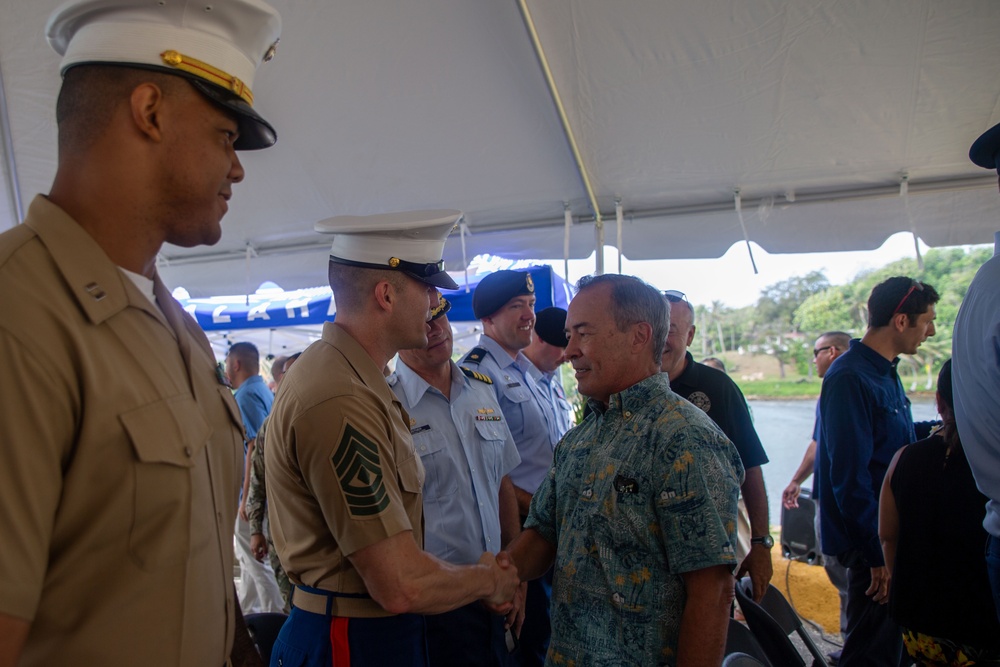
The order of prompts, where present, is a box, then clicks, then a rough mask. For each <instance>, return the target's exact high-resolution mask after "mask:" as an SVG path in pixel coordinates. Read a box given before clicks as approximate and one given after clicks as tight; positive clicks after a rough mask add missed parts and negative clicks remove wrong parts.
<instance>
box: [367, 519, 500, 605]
mask: <svg viewBox="0 0 1000 667" xmlns="http://www.w3.org/2000/svg"><path fill="white" fill-rule="evenodd" d="M350 559H351V562H352V563H353V564H354V566H355V567H356V568H357V569H358V572H359V573H360V574H361V577H362V579H364V581H365V585H366V587H367V588H368V592H369V593H370V594H371V596H372V598H373V599H374V600H375V601H376V602H378V603H379V604H380V605H381V606H382V608H384V609H385V610H386V611H388V612H391V613H393V614H403V613H419V614H438V613H441V612H444V611H449V610H451V609H456V608H458V607H461V606H463V605H466V604H469V603H471V602H474V601H476V600H479V599H495V598H503V600H502V601H504V602H506V601H508V600H510V599H511V598H513V596H514V589H515V588H516V586H517V576H516V571H514V570H513V569H510V570H502V569H501V568H500V567H499V566H497V565H496V563H495V561H494V557H493V555H492V554H488V553H487V554H483V556H482V557H481V558H480V561H479V563H478V564H476V565H452V564H450V563H446V562H444V561H443V560H441V559H439V558H435V557H434V556H432V555H430V554H428V553H427V552H425V551H421V550H420V549H419V548H418V547H417V545H416V542H414V540H413V534H412V532H410V531H405V532H403V533H398V534H396V535H393V536H392V537H389V538H387V539H385V540H382V541H381V542H377V543H376V544H373V545H370V546H368V547H365V548H364V549H361V550H359V551H357V552H355V553H354V554H351V556H350Z"/></svg>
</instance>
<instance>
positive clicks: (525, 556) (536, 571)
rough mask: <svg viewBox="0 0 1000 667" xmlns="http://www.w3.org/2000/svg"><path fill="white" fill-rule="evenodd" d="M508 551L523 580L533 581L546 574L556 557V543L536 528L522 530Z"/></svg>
mask: <svg viewBox="0 0 1000 667" xmlns="http://www.w3.org/2000/svg"><path fill="white" fill-rule="evenodd" d="M507 551H508V553H509V554H510V557H511V560H513V561H514V564H515V565H516V566H517V574H518V576H519V577H521V581H531V580H532V579H537V578H538V577H540V576H542V575H543V574H545V573H546V572H547V571H548V569H549V568H550V567H552V562H553V561H554V560H555V557H556V545H554V544H552V543H551V542H549V541H548V540H546V539H545V538H544V537H542V534H541V533H539V532H538V531H537V530H535V529H534V528H528V529H526V530H523V531H521V534H520V535H518V536H517V539H516V540H514V541H513V542H512V543H511V544H510V547H509V548H508V550H507Z"/></svg>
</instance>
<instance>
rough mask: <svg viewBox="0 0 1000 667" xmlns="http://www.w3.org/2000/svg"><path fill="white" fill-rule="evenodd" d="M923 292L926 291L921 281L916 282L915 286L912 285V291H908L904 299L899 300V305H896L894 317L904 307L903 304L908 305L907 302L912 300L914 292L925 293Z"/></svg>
mask: <svg viewBox="0 0 1000 667" xmlns="http://www.w3.org/2000/svg"><path fill="white" fill-rule="evenodd" d="M923 291H924V286H923V285H921V284H920V282H919V281H917V280H914V281H913V284H912V285H910V289H908V290H906V294H904V295H903V298H902V299H900V300H899V303H898V304H896V309H895V310H893V311H892V314H893V316H895V315H896V313H898V312H899V309H900V308H902V307H903V304H904V303H906V300H907V299H909V298H910V295H911V294H913V293H914V292H923Z"/></svg>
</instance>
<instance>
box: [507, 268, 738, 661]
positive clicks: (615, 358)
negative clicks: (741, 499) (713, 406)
mask: <svg viewBox="0 0 1000 667" xmlns="http://www.w3.org/2000/svg"><path fill="white" fill-rule="evenodd" d="M578 289H579V292H578V294H577V295H576V297H575V298H574V299H573V301H572V302H571V303H570V306H569V312H568V315H567V317H566V328H567V331H568V332H569V344H568V346H567V347H566V357H567V359H568V360H569V362H570V363H571V364H572V365H573V368H574V370H575V371H576V379H577V381H578V382H579V385H580V393H581V394H584V395H586V396H589V397H590V406H591V407H592V408H593V410H592V412H591V413H590V414H589V415H588V416H587V418H586V419H585V420H584V421H583V423H582V424H580V425H579V426H577V427H576V428H575V429H573V430H571V431H570V432H569V433H568V434H567V435H566V436H565V437H564V438H563V440H562V441H561V443H560V445H559V447H558V448H557V449H556V452H555V461H554V463H553V466H552V468H551V469H550V470H549V473H548V475H547V476H546V478H545V480H543V482H542V484H541V486H540V487H539V489H538V492H537V493H535V496H534V498H533V499H532V502H531V511H530V514H529V515H528V519H527V521H526V522H525V525H524V531H523V532H522V533H521V535H520V536H519V537H518V538H517V539H516V540H514V542H513V543H512V544H511V546H510V549H509V551H510V556H511V559H512V560H513V561H514V563H515V564H516V565H517V567H518V572H519V573H520V576H521V577H522V578H524V579H530V578H533V577H537V576H539V575H540V574H541V573H542V572H544V571H545V570H546V569H547V568H548V567H549V566H550V565H551V564H552V563H553V561H554V562H555V578H554V583H553V589H552V640H551V643H550V645H549V653H548V657H547V659H546V664H548V665H553V664H570V663H572V662H574V661H575V662H576V663H577V664H635V665H718V664H719V663H720V662H721V661H722V656H723V652H724V647H725V641H726V632H727V624H728V619H729V609H730V605H731V604H732V600H733V569H734V567H735V566H736V555H735V552H734V548H733V544H734V541H735V539H736V534H735V533H736V531H735V526H736V497H737V494H738V493H739V486H740V483H741V482H742V480H743V465H742V464H741V462H740V457H739V454H738V453H737V451H736V449H735V448H734V447H733V445H732V443H731V442H729V440H728V438H726V436H725V435H724V434H723V433H722V431H720V430H719V428H718V426H716V425H715V424H714V423H713V422H712V420H711V419H709V418H708V417H707V416H706V415H705V413H703V412H702V411H701V410H699V409H698V408H696V407H694V406H693V405H691V404H690V403H688V402H687V401H685V400H684V399H682V398H681V397H680V396H678V395H677V394H675V393H674V392H673V391H671V390H670V386H669V381H668V379H667V377H666V376H665V375H663V374H661V373H660V357H661V354H662V351H663V344H664V340H665V339H666V335H667V329H668V326H669V311H668V310H667V304H666V302H665V301H664V299H663V296H662V295H661V294H660V293H659V292H658V291H657V290H655V289H654V288H652V287H650V286H649V285H647V284H646V283H644V282H642V281H641V280H639V279H638V278H634V277H632V276H621V275H603V276H593V277H588V278H584V279H583V280H581V281H580V284H579V285H578Z"/></svg>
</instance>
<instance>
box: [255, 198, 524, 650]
mask: <svg viewBox="0 0 1000 667" xmlns="http://www.w3.org/2000/svg"><path fill="white" fill-rule="evenodd" d="M460 215H461V214H460V212H458V211H429V212H423V213H397V214H390V215H386V216H376V217H373V218H334V219H331V220H328V221H324V222H321V223H319V224H318V225H317V229H318V230H319V231H325V232H333V233H334V234H336V236H335V237H334V241H333V248H332V250H331V253H330V270H329V275H330V286H331V287H332V289H333V295H334V299H335V300H336V304H337V319H336V322H334V323H328V324H326V325H325V327H324V329H323V338H322V340H320V341H317V342H316V343H313V344H312V345H311V346H309V347H308V348H307V349H306V350H305V352H303V353H302V356H301V357H300V358H299V360H298V361H297V362H296V363H295V365H294V366H293V367H292V368H291V370H289V371H288V373H287V374H286V375H285V377H284V380H283V381H282V387H281V391H280V392H279V393H278V397H277V399H276V401H275V403H274V408H273V411H272V413H271V418H270V422H269V424H268V433H267V447H266V449H265V450H264V458H265V468H266V470H267V476H266V485H267V499H268V506H269V507H268V514H269V518H270V520H271V534H272V537H273V538H274V544H275V548H276V549H277V551H278V556H279V557H280V558H281V563H282V565H283V566H284V568H285V571H286V572H287V573H288V577H289V579H290V580H291V581H292V582H293V583H294V584H295V589H294V591H293V593H292V611H291V614H290V616H289V618H288V621H287V622H286V623H285V625H284V627H283V628H282V630H281V634H280V635H279V637H278V640H277V642H276V644H275V647H274V652H273V653H272V664H282V662H283V663H284V664H295V665H317V666H318V665H330V664H331V662H332V663H333V664H336V665H348V664H349V665H351V666H352V667H366V666H382V665H394V666H404V667H405V666H406V665H425V664H426V654H427V651H426V643H425V630H424V619H423V617H422V616H420V615H419V614H433V613H440V612H444V611H448V610H450V609H455V608H457V607H460V606H463V605H466V604H469V603H471V602H474V601H476V600H478V599H483V600H486V601H487V602H489V603H493V604H494V605H495V609H496V610H497V611H499V612H504V613H506V612H507V611H510V607H511V605H510V604H509V601H510V600H511V599H512V598H513V596H514V592H515V589H516V588H517V585H518V583H517V576H516V572H515V570H514V569H513V568H511V567H510V566H509V562H507V561H506V560H505V559H502V562H501V563H499V564H498V562H497V560H496V558H495V557H494V555H493V554H492V553H490V552H485V553H483V554H482V556H481V557H480V559H479V563H478V564H474V565H450V564H448V563H446V562H444V561H442V560H439V559H437V558H435V557H434V556H431V555H430V554H428V553H426V552H424V551H422V546H423V526H422V495H421V487H422V485H423V481H424V468H423V466H422V465H421V463H420V458H419V457H418V456H417V454H416V452H415V451H414V448H413V441H412V439H411V438H410V427H409V417H408V415H407V414H406V412H405V410H404V409H403V407H402V406H401V405H400V402H399V400H398V399H397V398H396V396H395V395H394V394H393V393H392V391H391V390H390V389H389V385H388V384H387V383H386V380H385V376H384V375H383V371H384V369H385V368H386V364H387V363H388V362H389V360H390V359H391V358H392V357H393V356H394V355H395V354H396V353H397V352H398V351H399V350H402V349H407V348H414V347H423V346H425V345H426V344H427V325H426V322H427V320H429V319H430V310H431V307H432V305H436V298H437V291H436V288H437V287H446V288H451V289H454V288H455V287H456V285H455V282H454V281H453V280H452V279H451V278H450V277H449V276H448V274H447V273H445V272H444V262H443V261H441V255H442V251H443V248H444V241H445V239H446V238H447V235H448V233H449V232H450V231H451V229H452V228H453V227H454V223H455V221H456V220H457V219H458V217H459V216H460ZM432 300H433V301H434V302H435V303H432Z"/></svg>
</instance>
